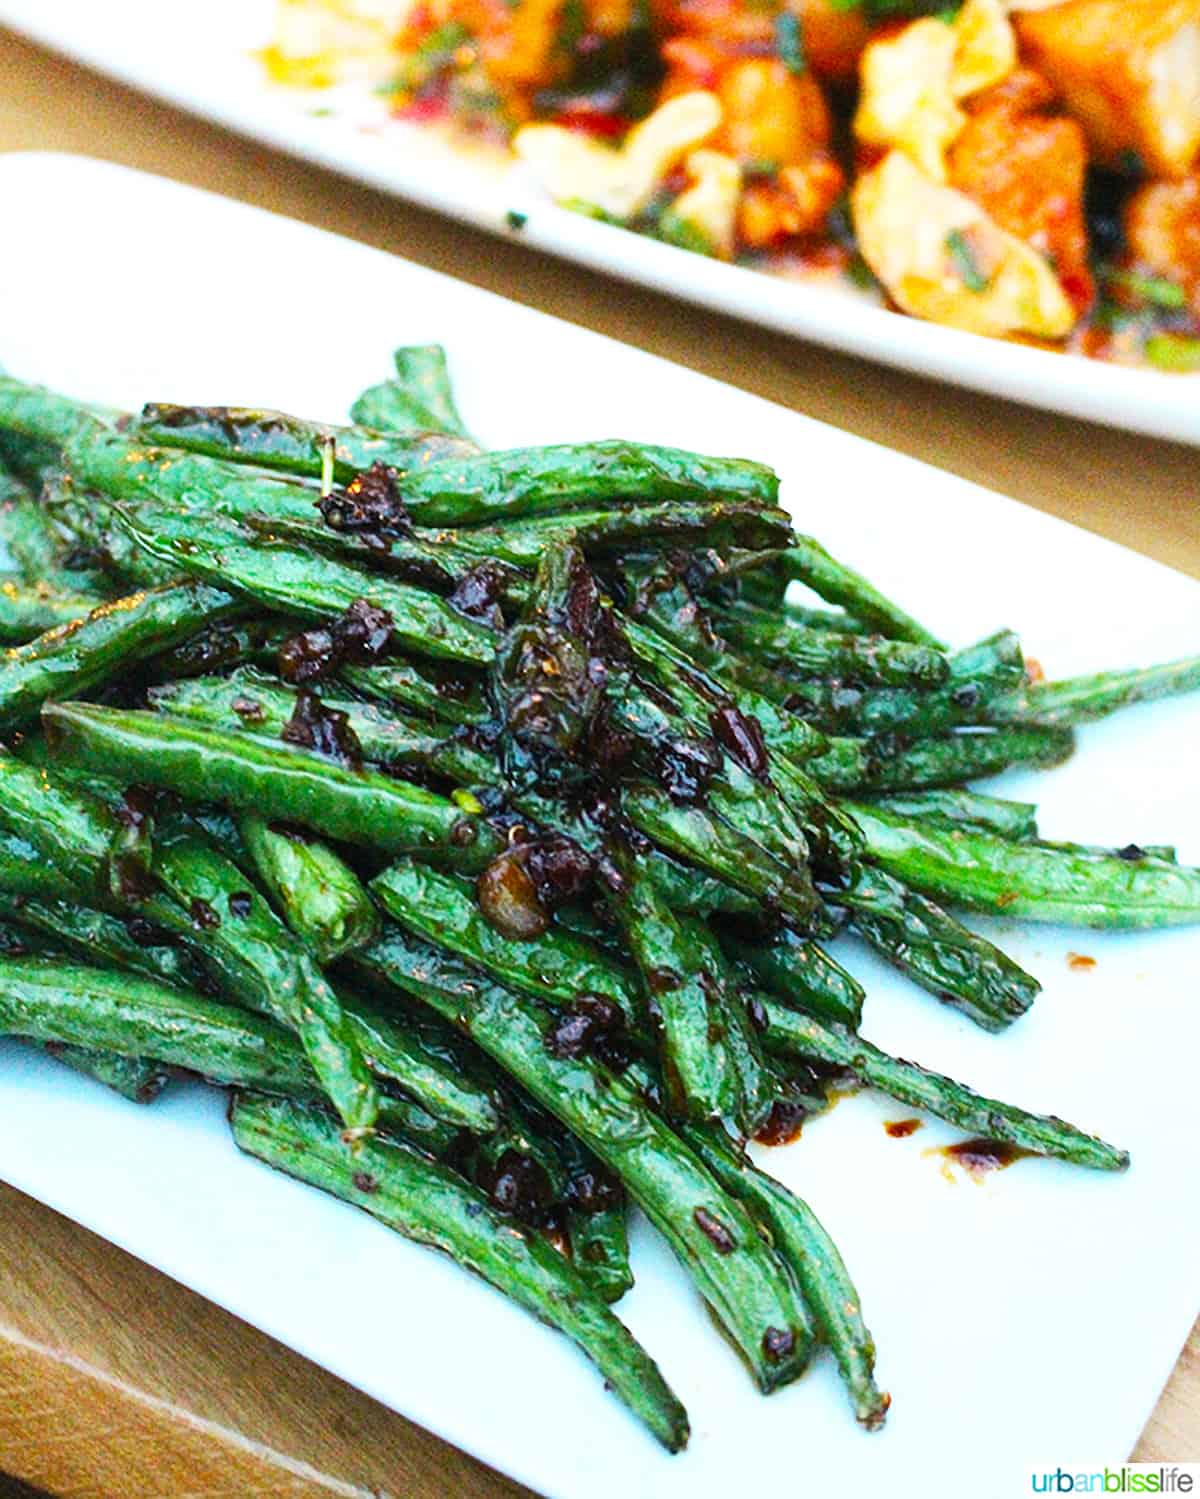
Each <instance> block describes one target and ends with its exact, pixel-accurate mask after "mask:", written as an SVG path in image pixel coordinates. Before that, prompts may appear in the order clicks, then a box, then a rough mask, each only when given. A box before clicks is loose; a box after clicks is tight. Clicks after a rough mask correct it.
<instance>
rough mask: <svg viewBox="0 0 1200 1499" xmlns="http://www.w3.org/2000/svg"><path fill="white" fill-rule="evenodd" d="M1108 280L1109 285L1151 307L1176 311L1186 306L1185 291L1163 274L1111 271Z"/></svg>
mask: <svg viewBox="0 0 1200 1499" xmlns="http://www.w3.org/2000/svg"><path fill="white" fill-rule="evenodd" d="M1108 280H1109V282H1110V283H1111V285H1113V286H1116V287H1119V288H1120V289H1121V290H1122V291H1124V292H1127V293H1128V294H1129V295H1130V296H1131V297H1136V298H1137V300H1138V301H1139V302H1145V303H1148V304H1149V305H1150V306H1151V307H1166V308H1168V309H1170V310H1171V311H1172V312H1177V311H1179V309H1181V308H1183V307H1186V306H1187V293H1186V292H1185V291H1184V289H1183V287H1182V286H1180V285H1179V283H1178V282H1177V281H1168V280H1167V278H1166V277H1165V276H1139V275H1138V274H1137V272H1136V271H1112V272H1110V274H1109V276H1108Z"/></svg>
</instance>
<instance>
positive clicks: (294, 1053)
mask: <svg viewBox="0 0 1200 1499" xmlns="http://www.w3.org/2000/svg"><path fill="white" fill-rule="evenodd" d="M0 1033H3V1034H8V1035H15V1036H25V1037H28V1038H29V1039H31V1040H36V1041H41V1042H42V1043H44V1044H49V1045H51V1046H58V1045H68V1046H76V1047H78V1046H82V1045H84V1044H85V1043H84V1042H83V1041H81V1039H80V1038H81V1037H84V1038H87V1041H86V1044H87V1045H88V1046H89V1047H90V1048H92V1049H94V1048H96V1047H101V1048H103V1049H104V1050H105V1051H106V1052H107V1053H109V1054H110V1055H111V1056H112V1057H114V1058H121V1059H128V1060H130V1061H131V1062H134V1063H136V1064H137V1065H138V1066H144V1065H145V1064H146V1062H147V1061H151V1062H154V1063H157V1064H161V1065H162V1066H165V1067H178V1068H180V1069H182V1070H183V1071H185V1072H192V1073H196V1074H197V1075H198V1076H200V1077H203V1078H205V1079H207V1080H208V1081H210V1082H215V1083H221V1084H226V1085H234V1086H238V1087H247V1088H254V1089H256V1090H257V1091H259V1092H266V1093H278V1094H280V1095H282V1096H286V1097H289V1098H302V1099H317V1098H319V1096H320V1091H321V1090H320V1084H319V1083H318V1082H317V1079H316V1078H315V1076H314V1075H313V1072H312V1069H311V1067H310V1066H309V1064H308V1062H307V1060H306V1058H305V1055H304V1052H303V1050H302V1048H301V1046H300V1043H299V1041H298V1040H297V1039H296V1038H295V1036H293V1035H292V1034H291V1033H290V1032H289V1031H286V1030H284V1029H283V1027H282V1026H280V1025H278V1024H276V1023H275V1021H273V1020H270V1019H268V1018H267V1017H266V1016H263V1015H256V1014H252V1013H250V1012H248V1011H246V1010H245V1009H242V1008H241V1007H239V1006H235V1005H229V1004H224V1003H222V1002H220V1001H219V1000H214V999H210V998H209V997H208V996H207V995H202V994H198V993H196V992H195V991H194V990H188V989H179V988H176V987H174V986H173V985H167V984H160V983H156V982H155V981H154V980H152V979H144V978H141V977H138V976H136V975H131V974H128V973H113V972H110V971H107V970H104V969H99V968H92V967H89V966H86V965H84V964H72V963H66V962H62V961H54V960H47V959H44V958H43V959H41V960H40V961H39V960H36V959H22V958H9V957H4V958H0ZM379 1117H380V1122H381V1124H383V1125H385V1126H386V1127H387V1129H388V1130H389V1131H391V1132H397V1133H399V1134H401V1135H402V1136H403V1137H404V1138H406V1139H411V1140H414V1141H415V1142H417V1143H418V1144H420V1145H421V1146H422V1148H424V1149H428V1150H430V1151H431V1152H433V1153H437V1154H441V1153H444V1152H448V1151H450V1150H452V1149H453V1148H454V1146H455V1143H456V1141H457V1140H458V1138H459V1134H460V1130H459V1127H458V1126H457V1125H446V1124H444V1123H442V1122H440V1121H438V1120H436V1119H434V1118H432V1117H431V1116H430V1115H428V1114H427V1113H426V1112H425V1111H424V1110H423V1109H422V1108H420V1107H419V1106H418V1105H416V1104H414V1103H411V1102H409V1101H408V1100H407V1099H404V1098H396V1097H389V1098H385V1099H382V1100H381V1104H380V1114H379Z"/></svg>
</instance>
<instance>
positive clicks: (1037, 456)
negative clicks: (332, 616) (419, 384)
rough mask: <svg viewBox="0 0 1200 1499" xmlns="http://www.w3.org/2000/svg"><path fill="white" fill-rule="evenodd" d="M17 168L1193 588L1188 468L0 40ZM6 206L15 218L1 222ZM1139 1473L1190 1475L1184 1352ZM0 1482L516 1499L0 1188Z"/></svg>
mask: <svg viewBox="0 0 1200 1499" xmlns="http://www.w3.org/2000/svg"><path fill="white" fill-rule="evenodd" d="M30 149H41V150H63V151H76V152H81V153H83V154H90V155H96V156H103V157H105V158H108V159H110V160H113V161H119V162H123V163H125V164H126V165H129V166H135V167H139V168H141V169H143V170H146V171H151V172H157V173H159V174H160V175H162V176H166V177H174V178H177V179H178V180H180V181H183V182H190V183H193V184H195V185H197V186H200V187H206V188H210V189H212V190H215V191H217V192H222V193H225V194H227V195H229V196H231V197H235V198H240V199H243V200H245V201H247V202H251V203H256V204H258V205H260V206H262V207H265V208H270V209H273V210H275V211H276V212H279V213H284V214H287V215H289V216H291V217H292V218H297V219H303V220H307V221H309V222H311V223H315V224H320V225H322V226H323V227H325V228H329V229H333V230H335V231H337V232H338V233H340V234H345V235H348V236H350V237H352V238H355V239H359V240H362V241H364V242H366V243H368V244H373V245H376V246H379V247H380V248H383V249H387V250H392V251H395V252H397V253H399V254H403V255H405V256H407V257H408V258H409V259H412V260H415V261H418V262H420V263H422V264H425V265H430V266H433V267H435V268H438V269H446V268H452V269H453V273H454V274H455V275H456V276H459V277H460V278H462V279H463V280H466V281H469V282H472V283H473V284H475V285H479V286H485V287H487V288H488V289H489V290H492V291H496V292H499V293H500V294H501V295H503V296H507V297H511V298H513V299H514V300H516V301H519V302H524V303H526V304H527V305H530V306H533V307H537V308H539V309H541V310H542V311H545V312H550V313H553V314H555V315H557V316H559V317H564V318H567V319H568V320H570V321H572V322H575V323H579V324H582V325H584V326H586V327H590V328H594V329H596V330H597V331H598V332H601V333H607V334H610V335H611V336H613V337H616V338H620V339H622V340H624V341H625V342H626V343H630V344H634V345H637V346H638V347H641V348H644V349H648V350H650V351H651V352H653V353H656V354H662V355H664V356H666V357H667V358H670V359H674V360H677V361H678V362H679V363H681V364H686V365H690V366H691V367H693V368H695V369H699V370H702V371H703V372H704V373H705V374H709V375H713V376H715V377H716V378H718V379H722V380H728V381H730V382H732V383H733V384H735V385H741V386H743V387H744V388H746V389H748V390H752V391H754V392H755V393H756V394H759V395H763V396H766V397H768V398H769V399H771V400H775V401H780V402H783V403H784V404H787V405H791V406H794V407H795V408H796V409H798V410H801V411H804V412H806V413H808V414H809V415H812V416H815V417H819V418H821V419H822V420H824V421H828V422H832V423H833V424H834V425H835V426H839V427H842V428H844V429H846V430H848V431H852V432H855V433H858V434H859V435H861V436H864V437H869V438H873V439H874V440H875V441H877V442H881V443H884V444H885V445H887V446H889V447H891V448H894V449H897V450H899V451H902V452H906V453H910V454H912V455H913V456H914V457H917V458H920V459H923V460H925V461H926V462H929V463H934V464H937V465H939V466H940V467H942V468H946V469H949V470H951V471H953V472H955V473H958V474H962V475H963V476H965V477H966V478H970V479H974V480H976V481H978V482H979V483H982V484H987V485H990V486H991V487H993V488H996V489H999V490H1002V491H1003V492H1005V493H1006V494H1010V495H1012V496H1014V497H1015V498H1017V499H1020V500H1023V501H1025V502H1026V503H1028V504H1031V505H1035V506H1037V507H1038V508H1039V509H1042V510H1046V511H1049V512H1050V513H1052V514H1055V515H1058V516H1061V517H1062V518H1063V519H1065V520H1069V521H1072V522H1074V523H1075V524H1076V525H1080V526H1084V527H1085V528H1087V529H1089V530H1092V531H1096V532H1099V533H1100V534H1102V535H1104V536H1108V537H1110V538H1112V539H1113V540H1115V541H1119V542H1121V543H1122V544H1123V545H1125V546H1128V547H1132V548H1133V549H1134V550H1135V551H1140V552H1143V553H1145V554H1146V555H1148V556H1151V557H1155V558H1157V559H1158V560H1159V561H1162V562H1166V563H1168V564H1169V565H1170V566H1172V567H1176V568H1179V569H1181V570H1183V571H1185V572H1189V573H1191V574H1192V575H1193V576H1196V577H1200V492H1198V486H1197V482H1196V476H1197V473H1198V472H1200V460H1198V455H1197V453H1196V452H1195V450H1193V449H1187V448H1184V447H1182V446H1176V445H1173V444H1170V443H1163V442H1157V441H1154V440H1152V439H1149V438H1140V437H1133V436H1130V435H1128V434H1124V433H1116V432H1109V431H1106V430H1104V429H1102V428H1099V427H1094V426H1089V425H1086V424H1084V423H1079V422H1073V421H1070V420H1069V419H1067V418H1065V417H1058V416H1051V415H1047V414H1044V413H1041V412H1035V411H1027V410H1025V409H1023V408H1020V407H1017V406H1013V405H1010V404H1008V403H1005V402H1002V401H996V400H993V399H991V398H989V397H985V396H979V395H974V394H971V393H968V392H963V391H956V390H953V389H951V388H949V387H947V386H943V385H938V384H935V383H933V382H930V381H924V380H920V379H918V378H916V377H914V376H909V375H905V374H901V373H898V372H895V371H891V370H884V369H877V368H874V367H873V366H871V365H867V364H862V363H859V362H857V361H855V360H853V359H850V358H846V357H843V356H840V355H836V354H831V353H828V352H826V351H823V350H820V349H815V348H810V347H805V346H804V345H801V344H798V343H795V342H793V341H791V340H789V339H786V338H784V337H782V336H779V335H776V334H771V333H767V332H764V331H761V330H758V329H755V328H751V327H748V326H746V325H744V324H740V323H737V322H734V321H732V320H730V319H726V318H720V317H715V316H712V315H710V314H706V313H699V312H697V311H695V310H694V309H690V308H687V307H684V306H683V305H681V304H678V303H674V302H671V301H669V300H667V299H665V298H663V297H659V296H656V295H655V294H653V293H651V292H648V291H643V290H640V289H638V288H633V287H629V286H625V285H623V284H620V283H616V282H612V281H607V280H605V279H604V278H603V277H600V276H597V275H595V274H593V273H591V272H588V271H584V270H582V269H579V268H577V267H573V266H568V265H563V264H560V263H558V262H556V261H553V260H550V259H547V258H545V257H542V256H538V255H536V254H534V253H532V252H531V251H528V250H525V249H523V248H522V247H521V246H519V245H515V244H511V243H501V242H499V241H497V240H495V239H492V238H490V237H488V236H485V235H482V234H478V233H476V232H474V231H472V230H467V229H464V228H462V227H461V226H459V225H455V224H452V223H450V222H449V221H447V220H445V219H440V218H438V217H436V216H434V215H432V214H428V213H426V212H424V211H422V210H420V209H416V208H411V207H408V206H407V205H405V204H402V203H398V202H396V201H395V200H394V199H390V198H386V197H383V196H382V195H380V194H377V193H373V192H370V191H368V190H366V189H365V188H359V187H356V186H353V185H351V184H348V183H346V182H344V181H342V180H341V179H339V178H337V177H334V176H332V175H330V174H328V173H324V172H321V171H319V170H317V169H316V168H313V167H308V166H304V165H302V164H300V163H298V162H293V161H290V160H288V159H286V158H284V157H281V156H278V155H275V154H274V153H272V152H269V151H267V150H265V149H263V148H261V147H258V146H254V145H250V144H247V143H246V142H243V141H239V140H238V139H236V138H235V137H232V136H229V135H227V134H225V133H223V132H221V131H219V130H216V129H214V128H212V127H210V126H207V125H203V124H200V123H198V122H196V121H194V120H190V119H188V118H187V117H186V116H183V115H179V114H176V113H175V112H173V111H171V110H169V109H166V108H165V107H163V106H160V105H157V104H154V103H152V102H149V101H147V100H145V99H142V98H140V97H139V96H137V95H135V94H132V93H130V92H128V91H127V90H124V89H122V88H119V87H117V86H116V85H115V84H111V83H109V82H107V81H106V80H103V79H100V78H98V77H96V76H95V75H93V74H90V73H87V72H85V71H83V70H81V69H79V68H76V67H74V66H72V65H70V64H68V63H65V62H62V61H61V60H59V59H57V58H54V57H51V56H50V55H48V54H46V53H44V52H42V51H40V50H38V49H36V48H33V47H30V46H28V45H27V44H25V43H23V42H20V41H18V40H17V39H16V38H13V37H11V36H9V35H8V34H7V33H4V32H3V31H0V150H5V151H9V150H30ZM6 207H8V208H9V209H11V210H12V214H11V216H10V217H9V219H8V222H9V224H10V225H11V224H12V223H13V222H19V205H6ZM6 232H13V230H12V228H11V227H9V228H8V229H7V231H6ZM700 321H703V327H704V336H703V337H702V338H699V337H697V326H698V323H699V322H700ZM1181 1186H1183V1187H1185V1188H1186V1186H1187V1184H1186V1183H1183V1184H1181ZM1114 1377H1119V1371H1114ZM1136 1456H1137V1458H1138V1459H1139V1460H1142V1461H1154V1460H1163V1461H1172V1462H1181V1461H1188V1460H1192V1461H1195V1460H1200V1331H1196V1332H1194V1333H1193V1336H1192V1340H1191V1342H1190V1343H1189V1345H1188V1348H1187V1349H1186V1350H1185V1351H1184V1354H1183V1357H1182V1358H1181V1360H1180V1363H1179V1366H1178V1368H1177V1369H1176V1372H1175V1376H1174V1378H1173V1380H1172V1382H1171V1384H1170V1386H1169V1387H1168V1389H1167V1391H1166V1393H1165V1394H1164V1396H1163V1398H1162V1400H1161V1402H1160V1403H1159V1406H1158V1408H1157V1410H1156V1411H1155V1413H1154V1416H1153V1417H1152V1419H1151V1421H1150V1424H1149V1425H1148V1426H1147V1428H1146V1432H1145V1434H1144V1435H1143V1437H1142V1441H1141V1443H1140V1445H1139V1448H1138V1451H1137V1454H1136ZM0 1472H9V1473H12V1474H14V1475H15V1476H17V1477H19V1478H22V1479H25V1480H26V1481H28V1482H30V1483H34V1484H37V1485H38V1486H40V1487H41V1488H43V1489H45V1490H47V1491H48V1492H49V1493H51V1494H54V1495H62V1496H68V1495H69V1496H71V1499H276V1496H279V1499H283V1496H287V1499H310V1496H312V1499H316V1496H318V1495H320V1496H327V1495H342V1496H347V1499H350V1496H354V1499H370V1496H375V1499H383V1496H387V1499H400V1496H403V1499H444V1496H449V1495H454V1496H457V1499H514V1496H518V1495H522V1494H525V1493H526V1492H527V1491H526V1490H523V1489H521V1488H520V1487H519V1486H518V1485H516V1484H513V1483H511V1482H509V1481H508V1480H507V1479H504V1478H501V1477H500V1476H498V1475H497V1474H495V1473H492V1472H491V1471H490V1470H488V1469H485V1468H483V1467H482V1466H480V1465H479V1464H478V1463H475V1462H473V1461H472V1460H471V1459H469V1458H467V1457H465V1456H463V1454H461V1453H459V1452H457V1451H456V1450H454V1449H453V1448H451V1447H448V1446H446V1445H445V1444H444V1443H442V1442H440V1441H438V1440H437V1439H436V1438H435V1437H433V1436H431V1435H429V1433H428V1432H425V1431H422V1430H420V1429H419V1428H417V1427H415V1426H413V1425H411V1424H410V1423H409V1422H407V1421H404V1420H403V1419H402V1418H400V1417H399V1416H396V1415H394V1414H392V1413H391V1412H389V1411H387V1410H385V1409H384V1408H383V1407H382V1406H380V1405H378V1404H376V1403H375V1402H374V1401H372V1400H369V1399H368V1398H367V1397H366V1396H364V1395H360V1394H359V1393H358V1392H357V1391H355V1390H352V1389H351V1388H350V1387H349V1386H348V1385H346V1384H343V1383H342V1382H341V1381H340V1380H337V1379H335V1378H333V1376H332V1375H329V1374H326V1373H325V1372H323V1371H322V1370H320V1369H317V1368H316V1367H315V1366H314V1365H312V1364H310V1363H308V1362H307V1361H306V1360H304V1359H302V1358H299V1357H298V1356H297V1355H295V1354H292V1353H290V1352H288V1351H287V1350H286V1349H284V1348H282V1347H280V1346H279V1345H278V1344H276V1343H274V1342H272V1341H271V1340H270V1339H268V1338H266V1337H264V1336H262V1334H260V1333H257V1332H255V1331H253V1330H252V1329H251V1328H248V1327H247V1326H245V1324H243V1323H241V1322H239V1321H238V1320H237V1319H235V1318H233V1317H230V1316H228V1315H227V1314H226V1313H224V1312H221V1311H218V1310H217V1309H216V1308H215V1307H213V1306H211V1305H209V1304H208V1303H207V1302H205V1301H203V1300H202V1299H201V1298H199V1297H197V1296H195V1295H193V1294H192V1293H191V1292H190V1291H186V1290H184V1289H183V1288H182V1287H180V1286H177V1285H175V1284H174V1283H172V1282H171V1281H169V1280H167V1279H166V1278H165V1277H164V1276H161V1275H159V1274H157V1273H156V1272H155V1271H152V1270H149V1269H148V1268H147V1267H146V1266H144V1265H141V1264H139V1263H138V1262H137V1261H136V1260H134V1259H132V1258H130V1257H129V1256H128V1255H125V1254H123V1253H122V1252H121V1251H119V1250H117V1249H114V1248H113V1247H112V1246H111V1245H109V1244H106V1243H105V1242H104V1241H103V1240H100V1239H97V1238H96V1237H95V1236H94V1235H92V1234H89V1233H86V1232H84V1230H82V1229H80V1228H78V1227H76V1226H75V1225H74V1224H72V1223H70V1222H69V1221H68V1220H66V1219H64V1218H61V1217H59V1216H58V1215H57V1214H55V1213H53V1212H51V1211H50V1210H49V1209H47V1208H44V1207H42V1206H40V1205H39V1204H37V1203H34V1202H32V1201H31V1200H30V1199H28V1198H26V1197H23V1196H21V1195H20V1194H19V1193H17V1192H14V1191H12V1190H11V1189H9V1188H6V1187H2V1186H0ZM2 1492H3V1480H2V1479H0V1493H2Z"/></svg>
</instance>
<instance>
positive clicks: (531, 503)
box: [399, 439, 789, 533]
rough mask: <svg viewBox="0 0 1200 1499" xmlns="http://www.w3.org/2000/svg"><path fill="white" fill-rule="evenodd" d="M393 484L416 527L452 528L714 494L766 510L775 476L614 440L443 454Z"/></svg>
mask: <svg viewBox="0 0 1200 1499" xmlns="http://www.w3.org/2000/svg"><path fill="white" fill-rule="evenodd" d="M399 489H400V493H401V495H402V497H403V499H404V503H405V505H406V506H407V507H408V509H409V512H410V513H411V515H412V517H413V519H414V520H415V521H416V522H417V523H418V524H419V525H425V526H458V525H475V524H478V523H480V522H486V521H491V520H506V519H509V518H510V517H512V516H530V515H552V514H556V513H560V512H562V511H564V510H574V509H580V508H583V507H587V506H596V505H599V504H608V503H612V502H620V503H623V504H627V505H629V504H647V503H651V504H652V503H655V502H662V501H680V502H688V501H695V500H705V499H715V498H718V497H719V498H721V499H725V500H732V501H747V502H749V503H751V504H756V505H760V506H762V507H763V508H764V509H770V508H772V507H774V505H775V503H776V499H777V497H778V493H779V480H778V477H777V476H776V475H775V473H774V472H773V471H772V470H771V469H769V468H767V467H766V466H765V465H763V464H761V463H752V462H750V461H749V460H747V459H744V458H708V457H704V456H702V455H700V454H698V453H688V452H684V451H683V450H682V449H679V448H664V447H655V446H652V445H650V444H642V443H632V442H623V441H620V440H617V439H614V440H610V441H605V442H593V443H576V444H566V445H563V446H561V447H549V448H514V449H511V450H510V451H508V452H496V453H484V454H480V455H479V456H477V457H469V458H451V459H447V460H445V461H443V462H440V463H432V464H430V465H429V466H428V467H426V468H424V469H421V470H416V469H412V470H410V471H409V472H407V473H405V474H403V475H402V476H401V477H400V479H399ZM776 514H777V517H778V520H777V525H778V527H779V528H780V531H781V533H783V532H785V531H786V528H787V526H788V524H789V523H788V521H787V519H786V517H785V516H784V513H783V512H782V511H779V512H776Z"/></svg>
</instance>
